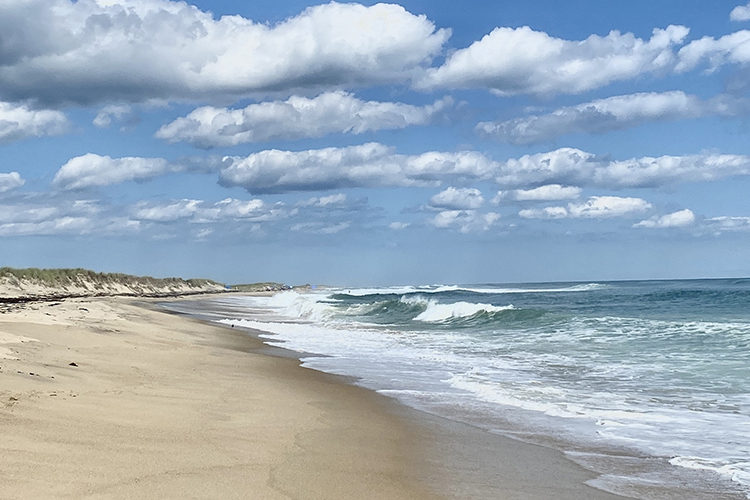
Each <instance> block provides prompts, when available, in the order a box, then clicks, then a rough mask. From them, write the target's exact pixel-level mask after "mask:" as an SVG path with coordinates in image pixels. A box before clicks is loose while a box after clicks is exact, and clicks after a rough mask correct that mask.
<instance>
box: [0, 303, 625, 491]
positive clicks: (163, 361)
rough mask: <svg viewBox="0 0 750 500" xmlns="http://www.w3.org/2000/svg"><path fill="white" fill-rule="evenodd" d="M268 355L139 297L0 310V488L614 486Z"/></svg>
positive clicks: (554, 456) (254, 342)
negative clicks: (594, 482) (597, 483)
mask: <svg viewBox="0 0 750 500" xmlns="http://www.w3.org/2000/svg"><path fill="white" fill-rule="evenodd" d="M279 354H282V353H279V352H277V353H274V352H272V349H270V348H268V347H266V346H265V345H264V344H263V343H262V342H260V341H259V340H258V339H256V338H254V337H252V336H251V335H248V333H247V332H243V331H241V330H240V329H239V328H237V329H232V328H224V327H218V326H213V325H209V324H205V323H203V322H200V321H198V320H193V319H190V318H185V317H181V316H176V315H173V314H168V313H165V312H161V311H159V310H157V309H156V308H155V307H153V301H151V302H150V303H149V302H147V301H145V300H141V299H132V298H116V297H110V298H96V299H85V298H78V299H67V300H63V301H59V302H35V303H29V304H26V305H24V306H23V307H20V308H17V309H15V310H13V311H10V312H6V313H4V314H0V434H2V436H3V438H2V440H0V477H2V478H3V479H2V481H0V498H2V499H27V498H28V499H32V498H33V499H45V498H87V499H120V498H160V499H163V498H201V499H206V498H217V499H231V498H243V499H289V498H293V499H360V498H362V499H427V498H430V499H432V498H437V499H439V498H456V499H477V498H479V499H484V498H486V499H490V498H497V499H529V500H532V499H539V500H541V499H571V500H573V499H592V500H596V499H601V500H606V499H615V498H621V497H616V496H613V495H609V494H607V493H604V492H601V491H599V490H596V489H594V488H591V487H589V486H587V485H586V484H584V483H585V481H587V480H589V479H591V478H592V477H593V476H592V475H591V474H590V473H588V472H586V471H585V470H583V469H581V468H580V467H578V466H576V465H575V464H573V463H572V462H570V461H568V460H566V459H565V458H564V457H563V455H562V454H561V453H559V452H556V451H554V450H550V449H547V448H543V447H538V446H533V445H528V444H524V443H520V442H517V441H514V440H510V439H506V438H502V437H499V436H493V435H490V434H488V433H486V432H484V431H480V430H478V429H474V428H472V427H469V426H465V425H461V424H456V423H452V422H450V421H445V420H443V419H440V418H437V417H432V416H429V415H424V414H421V413H419V412H417V411H414V410H411V409H408V408H405V407H402V406H401V405H399V404H397V403H395V402H394V401H392V400H390V399H388V398H386V397H383V396H380V395H378V394H376V393H373V392H371V391H368V390H366V389H362V388H359V387H356V386H354V385H351V384H350V383H347V381H345V380H343V379H341V378H338V377H333V376H329V375H326V374H322V373H319V372H315V371H312V370H308V369H305V368H301V367H300V366H299V362H298V360H297V359H296V358H294V357H293V356H289V355H279Z"/></svg>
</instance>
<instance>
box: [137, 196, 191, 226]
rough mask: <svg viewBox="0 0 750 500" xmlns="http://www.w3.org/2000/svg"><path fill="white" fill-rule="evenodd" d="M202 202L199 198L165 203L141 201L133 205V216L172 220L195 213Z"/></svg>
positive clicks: (163, 220) (140, 218)
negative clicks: (151, 203)
mask: <svg viewBox="0 0 750 500" xmlns="http://www.w3.org/2000/svg"><path fill="white" fill-rule="evenodd" d="M202 203H203V202H202V201H200V200H180V201H176V202H173V203H169V204H166V205H165V204H157V205H150V204H148V203H145V202H141V203H139V204H138V205H137V206H136V207H135V210H134V211H133V217H134V218H135V219H137V220H146V221H153V222H172V221H175V220H178V219H185V218H188V217H192V216H193V215H195V214H196V212H197V211H198V209H199V208H200V206H201V204H202Z"/></svg>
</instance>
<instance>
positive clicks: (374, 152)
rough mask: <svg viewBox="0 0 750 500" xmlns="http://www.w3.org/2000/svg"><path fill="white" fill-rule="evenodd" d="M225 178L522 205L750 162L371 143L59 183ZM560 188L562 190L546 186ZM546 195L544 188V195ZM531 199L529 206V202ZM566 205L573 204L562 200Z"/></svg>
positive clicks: (75, 165)
mask: <svg viewBox="0 0 750 500" xmlns="http://www.w3.org/2000/svg"><path fill="white" fill-rule="evenodd" d="M186 171H187V172H200V173H210V172H216V171H218V172H219V183H220V184H221V185H223V186H225V187H242V188H244V189H246V190H247V191H248V192H250V193H285V192H293V191H320V190H331V189H344V188H356V187H366V188H376V187H439V186H441V185H442V184H443V183H451V184H460V183H464V184H465V183H468V182H477V181H486V180H490V179H494V180H495V181H496V182H497V183H498V184H500V185H501V186H504V187H506V188H516V189H515V190H513V189H511V191H513V193H512V194H509V195H508V196H512V197H516V198H517V199H516V200H515V201H533V199H537V200H541V199H542V197H544V196H553V193H555V194H554V196H563V194H562V193H564V196H566V197H567V196H573V195H574V194H575V192H576V191H575V189H576V188H577V187H584V186H593V187H601V188H607V189H622V188H634V187H637V188H652V187H660V186H666V185H671V184H676V183H680V182H708V181H715V180H718V179H722V178H725V177H730V176H739V175H750V157H748V156H743V155H721V154H712V153H706V154H701V155H690V156H661V157H658V158H652V157H644V158H632V159H629V160H612V159H610V158H607V157H599V156H596V155H594V154H591V153H587V152H585V151H582V150H579V149H573V148H561V149H557V150H554V151H549V152H546V153H539V154H534V155H525V156H522V157H521V158H513V159H510V160H507V161H505V162H502V163H501V162H497V161H494V160H492V159H491V158H488V157H487V156H485V155H483V154H481V153H478V152H476V151H459V152H440V151H430V152H426V153H422V154H419V155H401V154H398V153H396V152H395V150H394V148H392V147H388V146H384V145H382V144H378V143H367V144H362V145H358V146H349V147H345V148H324V149H313V150H307V151H282V150H276V149H271V150H265V151H260V152H257V153H253V154H251V155H249V156H246V157H238V156H227V157H224V158H218V157H213V156H209V157H206V158H182V159H179V160H177V161H175V162H170V161H167V160H166V159H163V158H140V157H125V158H110V157H109V156H100V155H96V154H93V153H89V154H86V155H83V156H79V157H76V158H73V159H71V160H69V161H68V162H67V163H66V164H65V165H63V166H62V167H61V168H60V169H59V170H58V172H57V174H56V175H55V178H54V179H53V185H54V186H55V187H57V188H59V189H62V190H73V189H83V188H89V187H97V186H107V185H111V184H116V183H120V182H125V181H137V182H143V181H148V180H151V179H153V178H155V177H157V176H160V175H165V174H168V173H173V172H186ZM552 185H559V187H547V188H543V187H544V186H552ZM542 188H543V189H542ZM524 198H526V199H524ZM556 199H566V198H556Z"/></svg>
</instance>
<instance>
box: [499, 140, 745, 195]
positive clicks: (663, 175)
mask: <svg viewBox="0 0 750 500" xmlns="http://www.w3.org/2000/svg"><path fill="white" fill-rule="evenodd" d="M749 174H750V157H747V156H743V155H720V154H708V153H707V154H701V155H689V156H661V157H658V158H652V157H644V158H633V159H629V160H611V159H609V158H602V157H598V156H596V155H594V154H591V153H587V152H585V151H581V150H580V149H573V148H561V149H557V150H555V151H550V152H547V153H539V154H534V155H525V156H523V157H521V158H518V159H511V160H508V161H506V162H505V163H503V164H502V165H501V166H500V167H499V169H498V171H497V175H496V176H495V180H496V181H497V182H498V183H499V184H501V185H506V186H533V185H544V184H551V183H556V184H561V185H568V186H596V187H603V188H608V189H620V188H628V187H658V186H665V185H669V184H675V183H680V182H707V181H715V180H718V179H721V178H725V177H729V176H735V175H749Z"/></svg>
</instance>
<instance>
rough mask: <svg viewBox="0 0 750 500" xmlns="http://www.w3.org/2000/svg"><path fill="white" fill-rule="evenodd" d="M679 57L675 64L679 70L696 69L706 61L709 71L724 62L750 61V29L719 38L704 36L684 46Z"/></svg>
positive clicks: (743, 62)
mask: <svg viewBox="0 0 750 500" xmlns="http://www.w3.org/2000/svg"><path fill="white" fill-rule="evenodd" d="M678 57H679V62H678V63H677V65H676V66H675V70H676V71H678V72H684V71H689V70H691V69H694V68H695V67H696V66H698V65H700V64H702V63H703V62H704V61H706V62H707V63H708V71H709V72H711V71H715V70H716V69H717V68H718V67H719V66H721V65H723V64H729V63H732V64H746V63H748V62H750V31H749V30H742V31H737V32H735V33H730V34H729V35H724V36H723V37H721V38H719V39H716V38H713V37H710V36H704V37H703V38H701V39H699V40H693V41H692V42H690V43H689V44H687V45H685V46H684V47H682V48H681V49H680V51H679V53H678Z"/></svg>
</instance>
